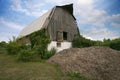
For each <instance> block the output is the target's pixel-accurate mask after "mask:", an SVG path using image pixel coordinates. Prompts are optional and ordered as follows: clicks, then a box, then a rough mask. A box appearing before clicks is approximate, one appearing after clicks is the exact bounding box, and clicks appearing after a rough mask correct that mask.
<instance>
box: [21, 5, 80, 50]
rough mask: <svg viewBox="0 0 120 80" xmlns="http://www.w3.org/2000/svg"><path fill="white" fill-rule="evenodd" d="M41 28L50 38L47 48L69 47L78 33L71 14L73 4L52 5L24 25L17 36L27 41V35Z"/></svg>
mask: <svg viewBox="0 0 120 80" xmlns="http://www.w3.org/2000/svg"><path fill="white" fill-rule="evenodd" d="M43 28H44V29H45V30H46V34H47V35H48V36H49V37H50V40H51V42H50V44H49V45H48V50H50V49H51V48H53V47H54V48H56V49H57V51H61V50H63V49H67V48H70V47H71V42H72V40H73V38H74V37H75V36H76V35H79V29H78V27H77V23H76V19H75V17H74V15H73V4H69V5H63V6H55V7H53V8H52V9H51V10H49V11H48V12H46V13H45V14H43V15H42V16H41V17H39V18H38V19H37V20H35V21H34V22H33V23H31V24H30V25H28V26H27V27H25V28H24V29H23V30H22V31H21V32H20V34H19V38H22V37H25V40H26V43H29V35H30V34H31V33H33V32H35V31H38V30H40V29H43Z"/></svg>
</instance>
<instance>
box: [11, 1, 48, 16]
mask: <svg viewBox="0 0 120 80" xmlns="http://www.w3.org/2000/svg"><path fill="white" fill-rule="evenodd" d="M12 2H13V5H11V9H12V10H14V11H17V12H21V13H24V14H26V15H28V16H33V17H39V16H41V15H42V14H44V13H45V12H47V10H46V9H42V8H41V7H42V6H43V5H44V4H43V3H40V1H39V0H37V1H36V0H33V1H30V0H25V1H22V0H12ZM23 4H24V5H23Z"/></svg>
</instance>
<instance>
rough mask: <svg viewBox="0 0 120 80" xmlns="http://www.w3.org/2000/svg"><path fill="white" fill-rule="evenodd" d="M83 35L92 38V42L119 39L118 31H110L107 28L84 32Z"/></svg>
mask: <svg viewBox="0 0 120 80" xmlns="http://www.w3.org/2000/svg"><path fill="white" fill-rule="evenodd" d="M81 34H83V36H85V37H88V38H89V37H90V38H91V39H92V40H103V39H104V38H106V39H115V38H118V37H119V35H118V33H117V32H116V31H110V30H108V29H106V28H103V29H91V30H83V31H81Z"/></svg>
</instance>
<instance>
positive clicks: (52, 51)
mask: <svg viewBox="0 0 120 80" xmlns="http://www.w3.org/2000/svg"><path fill="white" fill-rule="evenodd" d="M55 53H56V49H55V48H52V49H51V50H50V51H46V52H45V53H44V54H43V55H41V58H42V59H49V58H50V57H51V56H53V55H54V54H55Z"/></svg>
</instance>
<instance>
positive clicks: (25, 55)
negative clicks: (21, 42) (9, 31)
mask: <svg viewBox="0 0 120 80" xmlns="http://www.w3.org/2000/svg"><path fill="white" fill-rule="evenodd" d="M38 57H39V59H40V56H39V55H38V54H36V53H35V52H34V51H32V50H31V49H27V50H24V49H23V50H21V51H20V52H19V54H18V55H17V60H18V61H23V62H28V61H37V59H38ZM36 58H37V59H36Z"/></svg>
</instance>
